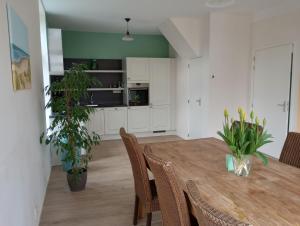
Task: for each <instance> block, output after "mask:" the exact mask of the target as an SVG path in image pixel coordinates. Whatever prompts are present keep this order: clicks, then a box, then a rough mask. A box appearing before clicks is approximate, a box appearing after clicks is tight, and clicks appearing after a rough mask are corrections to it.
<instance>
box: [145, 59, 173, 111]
mask: <svg viewBox="0 0 300 226" xmlns="http://www.w3.org/2000/svg"><path fill="white" fill-rule="evenodd" d="M149 62H150V103H151V104H152V105H169V104H170V77H171V76H170V71H171V61H170V59H162V58H157V59H155V58H153V59H150V61H149Z"/></svg>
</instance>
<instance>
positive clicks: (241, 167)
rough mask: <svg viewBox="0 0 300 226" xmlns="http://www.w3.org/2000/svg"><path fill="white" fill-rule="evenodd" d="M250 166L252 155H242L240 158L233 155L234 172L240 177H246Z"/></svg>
mask: <svg viewBox="0 0 300 226" xmlns="http://www.w3.org/2000/svg"><path fill="white" fill-rule="evenodd" d="M251 166H252V156H251V155H242V156H241V158H237V157H236V156H233V167H234V173H235V175H237V176H240V177H247V176H248V175H249V173H250V170H251Z"/></svg>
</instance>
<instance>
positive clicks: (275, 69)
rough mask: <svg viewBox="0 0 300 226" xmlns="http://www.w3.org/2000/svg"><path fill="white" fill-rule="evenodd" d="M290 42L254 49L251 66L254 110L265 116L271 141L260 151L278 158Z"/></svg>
mask: <svg viewBox="0 0 300 226" xmlns="http://www.w3.org/2000/svg"><path fill="white" fill-rule="evenodd" d="M291 65H292V45H282V46H277V47H272V48H266V49H262V50H258V51H256V54H255V66H254V84H253V85H254V89H253V109H254V111H255V112H256V113H257V114H258V116H259V117H260V118H261V119H262V118H266V120H267V126H266V129H267V130H268V132H269V133H271V134H272V135H273V137H274V138H273V141H274V142H273V143H271V144H267V145H266V146H265V147H263V148H262V149H261V151H262V152H264V153H266V154H268V155H271V156H273V157H275V158H279V156H280V153H281V150H282V147H283V144H284V141H285V138H286V135H287V131H288V124H289V103H290V82H291Z"/></svg>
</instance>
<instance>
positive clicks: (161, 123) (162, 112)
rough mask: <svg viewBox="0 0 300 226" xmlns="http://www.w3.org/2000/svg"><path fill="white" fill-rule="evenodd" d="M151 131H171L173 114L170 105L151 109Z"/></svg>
mask: <svg viewBox="0 0 300 226" xmlns="http://www.w3.org/2000/svg"><path fill="white" fill-rule="evenodd" d="M150 118H151V131H161V130H170V127H171V114H170V106H169V105H161V106H152V107H151V108H150Z"/></svg>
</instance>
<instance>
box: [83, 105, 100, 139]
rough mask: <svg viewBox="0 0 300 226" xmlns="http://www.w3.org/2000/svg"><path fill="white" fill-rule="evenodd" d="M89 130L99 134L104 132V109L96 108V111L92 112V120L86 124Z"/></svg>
mask: <svg viewBox="0 0 300 226" xmlns="http://www.w3.org/2000/svg"><path fill="white" fill-rule="evenodd" d="M86 127H87V129H88V131H89V132H90V133H91V132H95V133H97V134H99V135H103V134H104V109H95V112H94V113H92V114H90V120H89V121H88V122H87V125H86Z"/></svg>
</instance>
